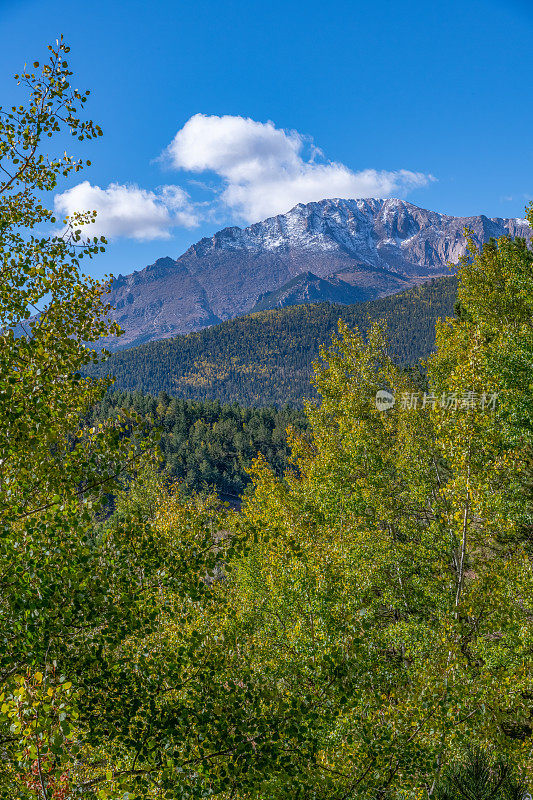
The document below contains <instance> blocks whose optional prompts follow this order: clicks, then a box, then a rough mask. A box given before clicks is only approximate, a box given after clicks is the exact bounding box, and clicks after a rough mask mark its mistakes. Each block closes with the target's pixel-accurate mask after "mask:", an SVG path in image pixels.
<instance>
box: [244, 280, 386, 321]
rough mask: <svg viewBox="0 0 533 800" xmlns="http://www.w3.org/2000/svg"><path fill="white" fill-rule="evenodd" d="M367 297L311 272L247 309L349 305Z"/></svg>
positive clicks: (342, 284)
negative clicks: (303, 305)
mask: <svg viewBox="0 0 533 800" xmlns="http://www.w3.org/2000/svg"><path fill="white" fill-rule="evenodd" d="M369 294H370V292H367V291H365V290H364V289H360V288H359V287H358V286H352V285H351V284H349V283H346V281H342V280H341V279H340V278H336V277H333V278H319V277H318V275H314V274H313V273H312V272H302V274H301V275H297V276H296V278H293V279H292V280H290V281H288V283H285V284H284V285H283V286H281V287H280V288H279V289H276V290H275V291H273V292H265V293H264V294H260V295H259V297H258V299H257V303H256V304H255V306H254V307H253V308H251V309H250V314H255V312H256V311H268V310H269V309H272V308H286V307H287V306H298V305H301V304H302V303H339V304H341V305H350V304H352V303H361V302H363V301H364V300H368V299H369Z"/></svg>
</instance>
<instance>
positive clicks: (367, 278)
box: [106, 199, 531, 348]
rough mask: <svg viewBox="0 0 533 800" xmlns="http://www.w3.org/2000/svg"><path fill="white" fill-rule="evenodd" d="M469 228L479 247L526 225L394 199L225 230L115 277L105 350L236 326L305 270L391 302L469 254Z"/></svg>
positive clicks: (302, 208)
mask: <svg viewBox="0 0 533 800" xmlns="http://www.w3.org/2000/svg"><path fill="white" fill-rule="evenodd" d="M465 226H467V227H469V228H471V229H472V231H473V233H474V237H475V238H476V240H477V241H478V242H479V243H481V242H485V241H487V240H488V239H489V238H490V237H499V236H504V235H507V234H511V235H513V236H516V235H519V236H528V237H529V236H530V235H531V228H530V226H529V225H528V223H527V222H526V221H525V220H516V219H499V218H498V219H488V218H487V217H484V216H478V217H451V216H447V215H445V214H437V213H435V212H432V211H426V210H424V209H421V208H418V207H417V206H414V205H412V204H411V203H407V202H405V201H403V200H395V199H392V200H373V199H370V200H323V201H321V202H318V203H308V204H307V205H302V204H299V205H297V206H295V207H294V208H293V209H292V210H291V211H289V212H288V213H287V214H280V215H278V216H277V217H272V218H270V219H267V220H265V221H263V222H259V223H257V224H255V225H251V226H250V227H248V228H244V229H242V228H236V227H233V228H225V229H224V230H222V231H219V232H218V233H216V234H215V235H214V236H212V237H210V238H204V239H201V240H200V241H199V242H197V243H196V244H195V245H193V246H192V247H190V248H189V249H188V250H187V251H186V252H185V253H184V254H183V255H182V256H180V257H179V258H178V259H177V260H173V259H172V258H163V259H159V260H158V261H157V262H156V263H155V264H153V265H151V266H149V267H146V268H145V269H143V270H141V271H140V272H135V273H133V274H132V275H128V276H126V277H123V276H119V278H118V279H117V280H116V281H115V284H114V288H113V289H112V292H111V296H110V300H111V302H112V304H113V305H115V306H117V313H116V318H117V320H118V321H119V322H120V324H121V325H122V327H123V328H124V329H125V331H126V334H125V336H123V337H121V339H120V340H118V341H117V340H115V341H112V342H106V344H107V345H108V346H111V347H112V348H117V347H124V346H126V347H127V346H132V345H134V344H138V343H140V342H144V341H149V340H154V339H161V338H165V337H169V336H172V335H174V334H176V333H186V332H189V331H193V330H199V329H201V328H203V327H206V326H208V325H212V324H215V323H217V322H219V321H221V320H227V319H230V318H233V317H235V316H238V315H241V314H244V313H247V312H249V311H250V310H251V309H252V308H254V307H255V306H256V303H257V301H258V298H259V296H260V295H264V294H266V293H270V292H276V291H277V290H279V289H280V288H281V287H283V286H285V285H287V284H288V283H290V282H291V281H292V280H293V279H294V278H297V277H298V276H301V275H302V274H303V273H308V272H311V273H312V274H313V275H314V276H316V277H317V278H318V279H326V278H327V279H328V280H333V281H334V282H335V281H339V280H340V281H343V282H344V283H345V284H348V285H349V286H351V287H354V290H356V291H359V292H360V293H361V296H362V297H379V296H385V295H388V294H392V293H393V292H398V291H401V290H402V289H406V288H408V287H409V286H412V285H414V284H417V283H419V282H421V281H423V280H426V279H428V278H430V277H433V276H436V275H442V274H447V273H448V269H447V265H448V264H449V263H455V262H456V261H457V260H458V258H459V256H460V255H462V254H463V253H464V251H465V238H464V235H463V230H464V228H465ZM302 299H304V298H302ZM296 301H298V298H297V299H296Z"/></svg>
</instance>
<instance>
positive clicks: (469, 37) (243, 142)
mask: <svg viewBox="0 0 533 800" xmlns="http://www.w3.org/2000/svg"><path fill="white" fill-rule="evenodd" d="M0 31H1V34H2V48H1V50H0V90H1V95H0V97H1V98H2V103H3V104H7V103H9V102H11V101H13V100H15V99H18V97H19V96H18V95H17V94H16V92H17V90H16V87H15V85H14V82H13V81H12V80H11V77H10V76H11V75H12V74H13V73H14V72H16V71H18V70H20V69H21V67H22V66H23V63H24V61H25V60H27V61H28V62H31V61H33V60H34V59H42V57H43V55H44V54H45V48H46V44H47V43H48V42H49V41H53V40H54V39H55V38H56V37H57V35H58V34H59V33H63V34H64V35H65V37H66V39H67V41H68V42H69V44H70V45H71V47H72V51H71V64H72V66H73V67H74V69H75V71H76V76H77V78H76V85H77V86H78V87H79V88H83V89H85V88H90V89H91V101H90V103H89V105H88V111H89V112H90V115H91V116H92V117H93V118H94V119H95V120H96V121H98V122H99V123H100V124H101V126H102V128H103V129H104V137H103V138H102V139H99V140H98V141H96V142H94V143H90V144H89V145H87V147H86V148H85V150H84V154H85V156H86V157H87V158H90V159H91V160H92V162H93V166H92V167H91V168H90V169H88V170H86V172H85V173H84V174H83V177H81V178H80V176H79V175H78V176H76V178H75V179H73V180H72V181H71V182H70V183H69V184H66V185H65V186H62V187H61V189H60V194H61V196H60V197H59V198H57V199H56V203H57V204H58V208H59V209H60V210H63V211H69V210H72V209H73V208H74V207H75V206H76V204H80V203H81V204H83V203H86V204H89V205H91V207H94V206H98V209H99V223H98V224H100V225H101V226H102V230H103V231H105V232H107V233H110V234H111V241H110V245H109V247H108V251H107V253H106V254H105V255H104V256H102V257H99V258H98V259H97V260H95V261H94V262H93V264H92V265H91V269H90V271H91V272H92V274H94V275H97V276H98V275H101V274H103V273H104V272H113V273H114V274H118V273H119V272H122V273H127V272H130V271H132V270H133V269H139V268H142V267H143V266H145V265H146V264H148V263H151V262H152V261H154V260H155V259H156V258H157V257H159V256H164V255H171V256H173V257H177V256H178V255H180V254H181V253H182V252H183V251H184V250H185V249H186V248H187V247H188V246H189V245H190V244H191V243H193V242H194V241H197V240H198V239H199V238H200V237H201V236H205V235H210V234H212V233H213V232H214V231H216V230H218V229H220V228H221V227H224V226H225V225H230V224H241V225H242V224H248V223H249V222H253V221H256V220H258V219H260V218H262V217H264V216H267V215H269V214H271V213H281V212H284V211H287V210H288V209H289V208H290V207H291V206H292V205H294V203H295V202H298V201H302V202H307V201H308V200H310V199H319V196H322V195H321V192H324V194H323V196H348V195H352V196H353V195H354V194H358V195H360V196H364V195H371V194H372V195H380V196H397V195H399V196H402V197H405V198H406V199H408V200H410V201H411V202H413V203H415V204H417V205H420V206H423V207H425V208H430V209H433V210H436V211H441V212H445V213H448V214H455V215H470V214H478V213H484V214H487V215H488V216H512V217H514V216H523V211H524V205H525V203H526V202H527V200H528V198H530V196H533V169H532V168H533V136H532V134H531V131H532V130H533V102H532V87H533V58H532V55H531V48H532V42H533V1H532V0H483V2H481V0H479V1H476V2H470V1H469V0H461V1H460V0H446V2H441V1H440V0H433V1H432V2H427V0H424V1H422V0H404V2H402V3H398V2H397V0H380V1H378V2H373V3H371V2H368V1H367V2H364V3H363V2H359V0H337V2H335V3H331V2H325V0H322V2H317V1H316V0H310V1H309V2H307V3H303V2H301V0H299V2H296V1H295V0H285V1H284V2H281V1H280V0H271V1H270V2H268V3H258V2H254V1H253V0H247V2H245V1H244V0H234V1H233V2H216V1H215V0H194V2H187V3H185V2H181V1H178V2H176V1H174V2H172V0H151V2H140V1H139V0H129V2H123V0H114V2H109V0H106V1H105V2H104V1H103V0H92V2H91V3H90V4H75V3H72V2H69V3H64V2H56V0H47V1H46V2H42V1H41V2H31V0H17V2H12V0H0ZM162 154H163V155H162ZM81 181H86V183H83V184H82V185H81V186H79V185H78V184H80V182H81ZM162 187H166V188H162Z"/></svg>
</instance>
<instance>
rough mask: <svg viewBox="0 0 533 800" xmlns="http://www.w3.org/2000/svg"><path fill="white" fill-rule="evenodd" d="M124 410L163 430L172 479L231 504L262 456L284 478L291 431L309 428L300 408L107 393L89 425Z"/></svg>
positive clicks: (165, 459)
mask: <svg viewBox="0 0 533 800" xmlns="http://www.w3.org/2000/svg"><path fill="white" fill-rule="evenodd" d="M121 410H124V411H125V413H127V414H136V415H138V416H139V417H140V418H142V420H143V421H144V422H145V425H146V427H147V428H154V429H156V430H158V431H159V432H160V436H161V438H160V441H159V449H160V454H161V466H162V468H163V469H164V470H165V474H166V475H167V477H168V478H169V479H170V480H172V481H178V482H180V483H181V484H182V486H183V489H185V490H187V491H189V492H190V491H197V492H200V491H205V490H206V489H211V490H215V491H216V492H217V493H218V494H219V495H221V496H222V497H223V498H224V499H228V500H230V501H233V500H234V499H236V498H237V497H238V496H239V495H241V494H242V492H243V490H244V489H245V487H246V486H248V485H249V482H250V477H249V474H248V473H249V470H250V469H251V466H252V462H253V460H254V459H255V458H256V457H257V456H258V454H261V455H262V456H263V457H264V458H265V459H266V461H268V463H269V464H270V465H271V467H272V468H273V469H274V470H275V472H276V474H278V475H283V473H284V472H285V470H286V468H287V464H288V456H289V447H288V444H287V434H286V431H287V428H288V427H289V426H291V427H296V428H300V429H303V428H305V426H306V417H305V415H304V413H303V411H301V410H298V409H293V408H288V407H286V408H283V409H280V410H279V409H276V408H273V407H267V408H243V407H242V406H239V405H238V404H237V403H232V404H231V405H230V404H222V403H220V402H218V401H214V402H207V401H206V402H197V401H193V400H177V399H174V398H171V397H169V396H168V395H167V394H166V392H160V394H159V396H158V397H157V398H155V397H151V396H150V395H143V394H141V392H131V393H130V392H108V394H107V395H106V396H105V397H104V398H103V399H102V400H101V402H100V403H99V404H98V406H97V407H96V408H95V409H94V412H93V413H92V414H91V415H90V421H89V424H90V425H92V424H95V423H98V422H104V421H106V420H109V419H110V418H111V417H114V416H115V415H116V414H117V413H119V412H120V411H121Z"/></svg>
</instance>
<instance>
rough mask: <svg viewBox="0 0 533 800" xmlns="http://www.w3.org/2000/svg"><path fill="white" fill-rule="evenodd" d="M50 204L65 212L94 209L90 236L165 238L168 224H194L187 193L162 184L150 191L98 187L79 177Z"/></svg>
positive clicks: (172, 226) (168, 228) (120, 185)
mask: <svg viewBox="0 0 533 800" xmlns="http://www.w3.org/2000/svg"><path fill="white" fill-rule="evenodd" d="M54 207H55V210H56V212H57V213H58V214H65V215H70V214H73V213H75V212H77V211H96V212H97V216H96V221H95V222H94V223H93V224H91V225H90V226H87V234H88V235H90V236H108V237H111V238H114V237H118V236H126V237H130V238H133V239H138V240H147V239H168V238H170V236H171V233H170V231H171V229H172V228H174V227H176V226H182V227H186V228H191V227H193V226H194V225H197V224H198V217H197V214H196V211H195V209H194V206H193V205H192V203H191V201H190V198H189V195H188V194H187V193H186V192H185V191H184V190H183V189H181V188H180V187H179V186H163V187H161V188H160V189H158V190H157V191H155V192H154V191H148V190H146V189H141V188H139V187H138V186H136V185H135V184H130V185H122V184H119V183H110V184H109V186H108V187H107V189H101V188H100V186H93V185H92V184H90V183H89V181H83V182H82V183H79V184H78V185H77V186H73V187H72V188H71V189H68V190H67V191H66V192H63V193H62V194H58V195H56V196H55V198H54Z"/></svg>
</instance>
